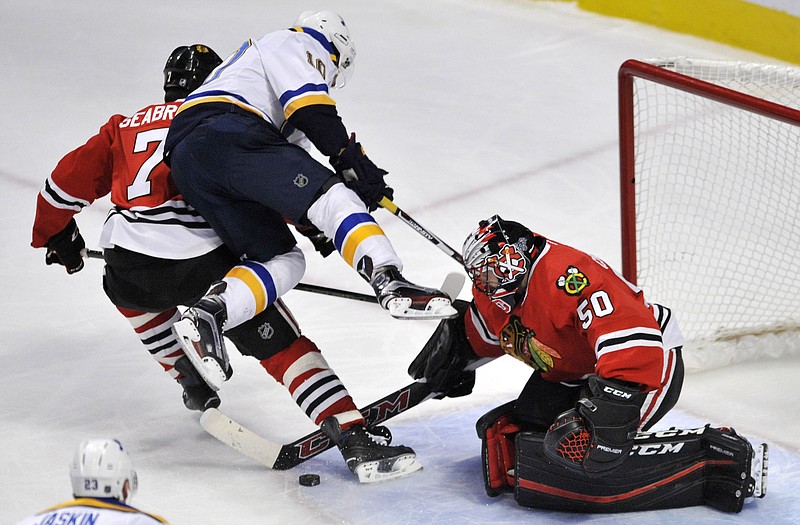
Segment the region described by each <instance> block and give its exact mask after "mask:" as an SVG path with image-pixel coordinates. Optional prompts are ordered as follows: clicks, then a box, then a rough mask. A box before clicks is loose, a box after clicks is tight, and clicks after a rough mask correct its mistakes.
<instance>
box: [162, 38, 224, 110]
mask: <svg viewBox="0 0 800 525" xmlns="http://www.w3.org/2000/svg"><path fill="white" fill-rule="evenodd" d="M221 63H222V59H221V58H219V55H217V54H216V53H215V52H214V51H213V50H212V49H211V48H210V47H208V46H206V45H203V44H192V45H190V46H180V47H178V48H176V49H175V51H173V52H172V53H171V54H170V55H169V58H168V59H167V63H166V64H165V65H164V100H165V101H166V102H172V101H173V100H177V99H179V98H185V97H186V96H187V95H188V94H189V93H191V92H192V91H194V90H195V89H197V88H198V87H200V84H202V83H203V82H204V81H205V79H206V78H207V77H208V75H209V74H211V72H212V71H214V68H215V67H217V66H218V65H220V64H221Z"/></svg>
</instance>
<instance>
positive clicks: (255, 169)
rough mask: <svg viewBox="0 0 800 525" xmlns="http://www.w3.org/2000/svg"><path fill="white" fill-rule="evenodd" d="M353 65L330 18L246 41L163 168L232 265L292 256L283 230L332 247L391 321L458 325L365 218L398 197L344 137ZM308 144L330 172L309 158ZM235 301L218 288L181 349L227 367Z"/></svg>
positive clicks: (170, 140)
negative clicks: (227, 330) (341, 105)
mask: <svg viewBox="0 0 800 525" xmlns="http://www.w3.org/2000/svg"><path fill="white" fill-rule="evenodd" d="M354 59H355V47H354V45H353V42H352V39H351V38H350V32H349V30H348V28H347V27H346V26H345V24H344V21H343V20H342V19H341V17H340V16H339V15H337V14H335V13H332V12H327V11H323V12H319V13H312V12H306V13H303V14H302V15H301V16H300V18H299V19H298V20H297V21H296V22H295V27H292V28H289V29H283V30H280V31H276V32H273V33H269V34H267V35H266V36H264V37H262V38H260V39H258V40H248V41H246V42H245V43H244V44H242V46H241V47H240V48H239V49H238V50H237V51H236V52H235V53H233V54H232V55H231V56H229V57H228V58H227V59H226V60H225V61H223V63H222V65H220V66H219V67H218V68H217V69H216V70H215V71H214V72H213V73H212V74H211V75H210V76H209V78H208V80H207V81H206V82H205V83H204V84H203V85H202V86H200V87H199V88H198V89H197V90H195V91H194V92H193V93H192V94H190V95H189V96H188V97H187V98H186V101H185V102H184V104H183V106H182V107H181V109H180V110H179V111H178V114H177V115H176V117H175V119H174V120H173V122H172V125H171V126H170V130H169V134H168V136H167V139H166V144H165V161H166V162H167V163H168V164H170V166H171V168H172V176H173V179H174V180H175V183H176V184H177V186H178V188H179V189H180V191H181V193H182V194H183V196H184V198H186V200H187V202H189V203H190V204H191V205H192V206H193V207H195V208H196V209H197V210H198V211H200V213H201V214H202V215H203V217H204V218H205V219H206V220H207V221H208V222H209V223H210V224H211V225H212V226H213V227H214V229H215V230H216V231H217V233H218V234H219V235H220V237H221V238H222V239H223V240H224V242H225V244H226V245H227V246H229V247H230V248H231V249H232V250H233V251H234V252H235V253H236V255H239V256H242V257H247V258H252V259H255V260H259V261H269V260H270V259H272V258H273V257H275V256H278V255H281V254H284V253H286V252H288V251H289V250H291V249H292V248H293V247H294V246H295V239H294V237H293V236H292V234H291V232H290V230H289V229H288V227H287V224H286V222H289V223H291V224H295V225H299V226H301V227H303V228H310V229H312V231H315V230H316V231H317V232H318V233H321V234H322V235H324V236H325V237H327V238H329V239H331V240H332V241H333V244H334V246H335V247H336V250H337V251H338V252H339V253H340V254H341V256H342V258H343V259H344V260H345V262H347V264H348V265H350V266H351V267H353V268H354V269H356V270H357V271H358V272H359V274H360V275H361V276H362V277H363V278H364V279H366V280H367V281H368V282H369V283H370V284H371V285H372V287H373V289H374V290H375V293H376V295H377V297H378V299H379V303H380V304H381V306H383V307H384V308H386V309H388V310H389V311H390V313H391V314H392V315H393V316H395V317H399V318H424V319H441V318H447V317H451V316H453V315H455V314H456V312H455V310H454V309H453V308H452V306H451V305H450V299H449V298H448V297H447V296H446V294H444V293H442V292H441V291H439V290H435V289H431V288H424V287H420V286H417V285H415V284H413V283H410V282H408V281H407V280H405V279H404V278H403V276H402V275H401V273H400V271H401V270H402V263H401V261H400V258H399V257H398V255H397V253H396V252H395V250H394V248H393V247H392V245H391V243H390V242H389V239H388V238H387V237H386V235H385V234H384V232H383V230H382V229H381V228H380V226H378V224H377V222H375V219H373V217H372V216H371V215H370V213H369V212H368V209H370V210H374V209H376V208H377V206H378V203H379V201H380V200H381V199H382V198H383V197H391V195H392V190H391V188H389V187H388V186H386V184H385V182H384V175H386V171H384V170H382V169H380V168H378V167H377V166H376V165H375V164H373V163H372V161H371V160H370V159H369V158H368V157H367V156H366V155H365V154H364V151H363V149H362V148H361V145H360V144H359V143H358V142H356V140H355V135H350V136H348V133H347V130H346V129H345V126H344V124H343V123H342V120H341V118H340V117H339V115H338V113H337V111H336V105H335V102H334V100H333V99H332V98H331V97H330V95H329V89H330V88H333V87H337V88H338V87H342V86H343V85H345V83H346V82H347V80H348V79H349V77H350V75H351V74H352V71H353V61H354ZM311 144H313V146H314V147H315V148H316V149H317V150H318V151H319V152H320V153H322V154H323V155H325V156H328V157H329V158H330V162H331V165H332V166H333V168H334V170H335V172H334V171H331V170H330V169H329V168H327V167H325V166H323V165H322V164H320V163H319V162H317V161H316V160H315V159H314V158H313V157H312V156H311V153H310V151H309V149H308V148H310V145H311ZM253 286H256V287H259V286H260V283H259V282H258V280H257V279H256V280H254V281H253ZM244 292H245V295H247V294H246V290H244ZM235 296H236V294H235V293H232V291H231V290H230V289H229V288H222V287H215V288H213V289H212V290H210V291H209V293H208V294H207V297H206V298H205V299H204V300H203V301H202V302H201V303H198V304H197V305H195V307H193V308H191V309H189V311H187V312H186V313H185V314H184V320H183V321H181V323H179V324H177V325H176V328H177V329H178V330H179V331H180V333H182V334H186V337H185V338H184V341H186V344H185V347H186V346H187V345H190V344H194V345H196V346H197V347H198V349H199V351H200V352H201V353H205V354H207V355H216V356H217V357H219V358H220V360H222V361H223V362H224V348H221V341H222V340H221V338H220V337H219V333H220V331H221V328H222V326H223V325H224V326H226V327H227V326H230V325H231V324H232V323H231V317H232V316H240V315H241V314H240V313H239V312H238V309H237V308H236V305H235V304H232V302H231V301H235ZM189 351H190V352H191V350H189Z"/></svg>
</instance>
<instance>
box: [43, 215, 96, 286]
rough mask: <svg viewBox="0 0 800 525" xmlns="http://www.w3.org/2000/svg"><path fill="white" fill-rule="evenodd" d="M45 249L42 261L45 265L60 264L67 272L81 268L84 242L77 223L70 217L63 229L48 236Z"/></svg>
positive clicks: (73, 271)
mask: <svg viewBox="0 0 800 525" xmlns="http://www.w3.org/2000/svg"><path fill="white" fill-rule="evenodd" d="M45 248H47V251H46V252H45V254H44V262H45V264H47V265H50V264H60V265H62V266H64V267H65V268H66V269H67V273H75V272H79V271H81V270H82V269H83V253H82V250H84V249H85V248H86V243H85V242H83V237H82V236H81V232H80V231H78V223H76V222H75V219H74V218H73V219H70V221H69V223H67V225H66V226H65V227H64V229H63V230H61V231H60V232H58V233H57V234H55V235H53V236H52V237H50V240H49V241H47V244H45Z"/></svg>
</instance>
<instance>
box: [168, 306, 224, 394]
mask: <svg viewBox="0 0 800 525" xmlns="http://www.w3.org/2000/svg"><path fill="white" fill-rule="evenodd" d="M172 333H173V334H175V337H176V338H177V339H178V343H180V345H181V348H183V353H184V354H186V357H188V358H189V361H191V362H192V365H193V366H194V368H195V369H196V370H197V373H198V374H200V377H202V378H203V381H205V382H206V383H207V384H208V386H209V387H211V389H212V390H214V391H215V392H216V391H217V390H219V389H220V387H221V386H222V383H224V382H225V381H226V380H227V379H228V378H227V376H226V375H225V372H224V371H223V370H222V367H221V366H219V363H218V362H217V360H216V359H214V358H213V357H208V356H206V357H203V355H202V348H200V345H199V343H200V333H199V332H198V331H197V328H196V327H195V326H194V324H193V323H192V322H191V321H189V320H188V319H181V320H180V321H178V322H177V323H175V324H173V325H172Z"/></svg>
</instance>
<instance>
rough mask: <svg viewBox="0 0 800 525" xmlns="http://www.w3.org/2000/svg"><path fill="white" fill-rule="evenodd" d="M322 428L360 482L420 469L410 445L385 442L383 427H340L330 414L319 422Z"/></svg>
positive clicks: (377, 480)
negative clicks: (372, 428)
mask: <svg viewBox="0 0 800 525" xmlns="http://www.w3.org/2000/svg"><path fill="white" fill-rule="evenodd" d="M322 430H323V431H324V432H325V434H326V435H327V436H328V437H329V438H330V439H331V440H333V442H334V443H336V446H337V447H339V451H341V453H342V457H343V458H344V461H345V463H347V468H349V469H350V472H352V473H354V474H356V475H357V476H358V480H359V481H360V482H361V483H377V482H379V481H387V480H390V479H395V478H402V477H404V476H408V475H409V474H412V473H414V472H416V471H418V470H420V469H422V464H421V463H420V462H419V461H417V455H416V454H415V453H414V451H413V450H412V449H411V448H410V447H406V446H403V445H397V446H389V445H388V441H387V435H386V434H387V433H388V429H386V428H384V427H376V429H374V430H372V431H370V430H367V429H366V428H364V427H363V426H361V425H356V426H354V427H351V428H349V429H347V430H342V428H341V427H340V426H339V421H338V420H337V419H336V417H335V416H331V417H329V418H327V419H326V420H325V421H323V422H322ZM390 435H391V434H390V433H389V436H390ZM389 439H391V438H390V437H389Z"/></svg>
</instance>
